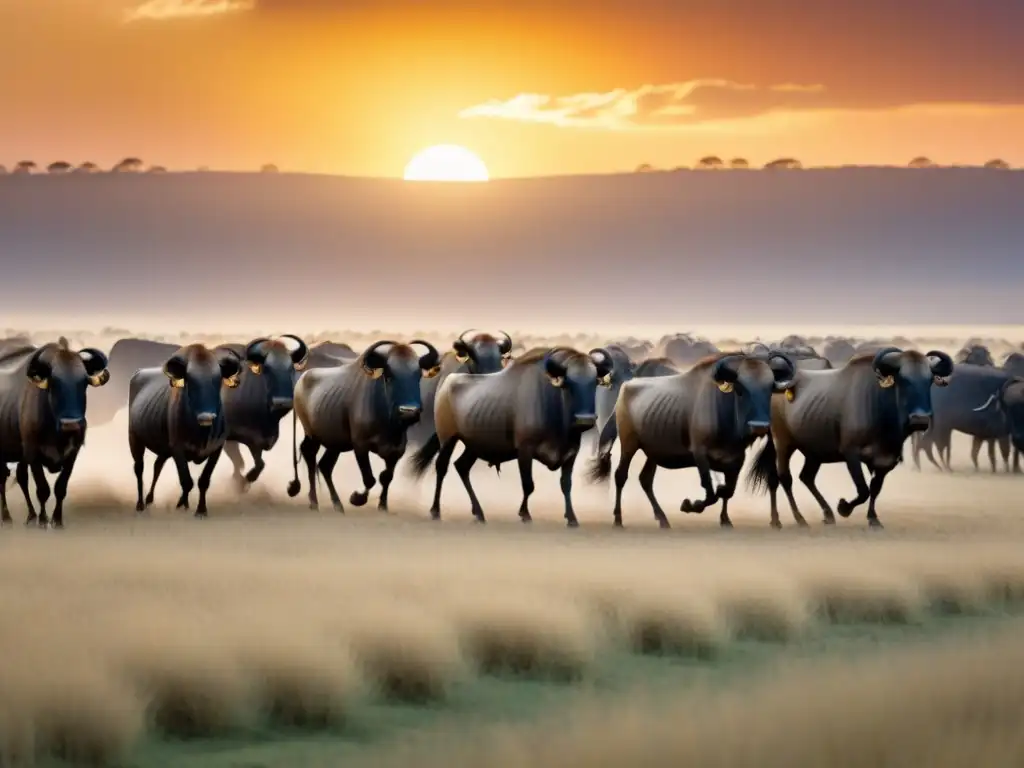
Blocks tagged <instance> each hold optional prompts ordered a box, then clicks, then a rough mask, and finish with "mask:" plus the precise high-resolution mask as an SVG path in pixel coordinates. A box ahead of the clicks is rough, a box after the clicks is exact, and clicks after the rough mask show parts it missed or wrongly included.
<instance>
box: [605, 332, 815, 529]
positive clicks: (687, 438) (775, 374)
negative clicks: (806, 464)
mask: <svg viewBox="0 0 1024 768" xmlns="http://www.w3.org/2000/svg"><path fill="white" fill-rule="evenodd" d="M796 371H797V368H796V364H795V363H794V362H793V361H792V360H790V359H789V358H788V357H787V356H786V355H784V354H782V353H781V352H770V353H769V354H768V355H766V356H765V355H759V354H755V355H750V354H742V353H741V354H737V353H729V352H726V353H720V354H717V355H713V356H711V357H708V358H706V359H704V360H702V361H701V362H699V363H698V364H697V365H695V366H694V367H693V368H691V369H690V370H688V371H686V372H685V373H679V374H676V375H674V376H661V377H657V378H643V379H641V378H636V379H633V380H632V381H629V382H627V383H626V384H624V385H623V386H622V390H621V391H620V393H619V400H618V403H617V404H616V406H615V419H614V421H609V422H608V424H606V425H605V427H604V429H602V431H601V444H600V448H599V449H598V456H597V458H596V459H594V461H593V463H592V465H591V469H590V478H591V480H594V481H604V480H607V479H608V477H609V475H610V474H611V469H612V457H611V450H612V445H613V444H614V443H615V438H616V435H618V437H619V441H620V442H621V444H622V449H621V455H620V458H619V466H618V468H617V469H616V470H615V509H614V511H613V515H614V520H615V525H616V526H621V525H622V489H623V487H624V486H625V485H626V480H627V479H628V477H629V466H630V463H631V462H632V461H633V457H634V456H635V455H636V453H637V451H643V452H644V454H645V455H646V456H647V460H646V461H645V462H644V466H643V469H642V470H641V471H640V487H641V488H643V490H644V493H645V494H646V495H647V499H648V501H650V503H651V507H652V508H653V510H654V518H655V519H656V520H657V521H658V523H659V524H660V525H661V527H662V528H668V527H669V522H668V518H667V517H666V516H665V512H664V511H663V510H662V508H661V506H660V505H659V504H658V500H657V499H656V498H655V496H654V474H655V472H657V470H658V467H664V468H666V469H683V468H685V467H696V468H697V471H698V472H699V473H700V483H701V486H702V487H703V488H704V499H703V500H698V501H690V500H689V499H686V500H685V501H683V504H682V507H681V509H682V511H683V512H698V513H699V512H703V511H704V510H705V509H706V508H707V507H708V506H709V505H711V504H713V503H715V501H721V502H722V511H721V515H720V522H721V524H722V525H723V526H732V521H731V520H730V519H729V499H731V498H732V496H733V494H734V493H735V491H736V482H737V480H738V479H739V476H740V471H741V470H742V469H743V460H744V457H745V456H746V453H747V448H749V447H750V445H751V443H753V442H754V441H755V440H756V439H757V438H759V437H763V436H765V435H766V434H767V433H768V429H769V421H770V418H771V402H772V394H773V393H774V392H781V391H785V390H786V389H788V388H789V387H790V386H792V383H793V379H794V377H795V376H796ZM712 471H716V472H722V473H723V474H724V475H725V482H724V484H723V485H720V486H718V488H717V489H716V488H715V486H714V483H713V481H712V478H711V472H712Z"/></svg>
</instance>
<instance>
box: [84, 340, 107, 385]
mask: <svg viewBox="0 0 1024 768" xmlns="http://www.w3.org/2000/svg"><path fill="white" fill-rule="evenodd" d="M78 356H79V357H80V358H81V359H82V364H83V365H85V373H86V375H87V376H88V377H89V385H90V386H93V387H102V386H103V385H104V384H106V383H107V382H108V381H110V371H108V370H107V363H108V360H107V356H106V355H105V354H104V353H103V352H101V351H100V350H98V349H96V348H95V347H86V348H85V349H81V350H79V352H78Z"/></svg>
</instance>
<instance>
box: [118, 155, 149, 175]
mask: <svg viewBox="0 0 1024 768" xmlns="http://www.w3.org/2000/svg"><path fill="white" fill-rule="evenodd" d="M112 170H113V172H114V173H138V172H139V171H141V170H142V161H141V160H140V159H139V158H137V157H126V158H125V159H124V160H122V161H121V162H120V163H118V164H117V165H115V166H114V167H113V169H112Z"/></svg>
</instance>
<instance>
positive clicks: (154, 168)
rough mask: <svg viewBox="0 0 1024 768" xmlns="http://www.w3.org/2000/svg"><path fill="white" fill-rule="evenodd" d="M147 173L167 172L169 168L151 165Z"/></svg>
mask: <svg viewBox="0 0 1024 768" xmlns="http://www.w3.org/2000/svg"><path fill="white" fill-rule="evenodd" d="M146 173H167V169H166V168H164V167H163V166H162V165H151V166H149V170H148V171H146Z"/></svg>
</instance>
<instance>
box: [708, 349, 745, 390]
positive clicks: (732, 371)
mask: <svg viewBox="0 0 1024 768" xmlns="http://www.w3.org/2000/svg"><path fill="white" fill-rule="evenodd" d="M743 359H744V356H743V355H726V356H725V357H723V358H720V359H719V360H718V362H716V363H715V365H714V367H712V369H711V378H712V379H714V380H715V381H717V382H720V383H724V384H732V383H734V382H735V381H736V378H737V372H736V366H738V365H739V364H740V363H741V362H743Z"/></svg>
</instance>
